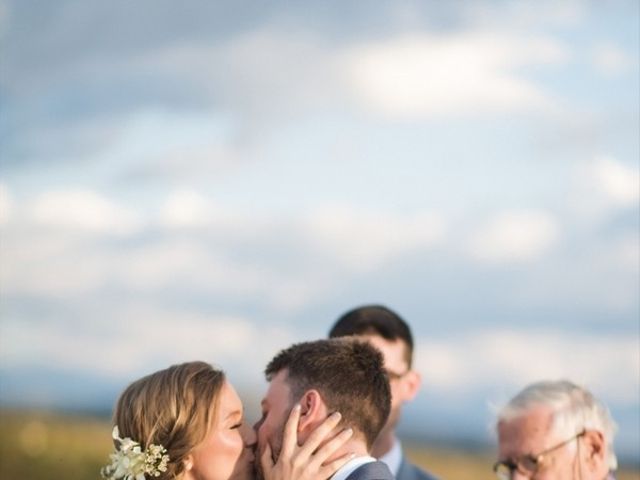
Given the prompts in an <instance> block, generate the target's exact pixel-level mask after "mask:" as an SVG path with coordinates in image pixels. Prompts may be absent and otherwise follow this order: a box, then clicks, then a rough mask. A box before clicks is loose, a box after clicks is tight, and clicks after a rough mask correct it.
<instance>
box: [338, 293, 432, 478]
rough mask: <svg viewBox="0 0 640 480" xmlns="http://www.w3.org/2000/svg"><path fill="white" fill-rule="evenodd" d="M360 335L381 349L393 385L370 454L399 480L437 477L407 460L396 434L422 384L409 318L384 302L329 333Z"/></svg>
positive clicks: (347, 315)
mask: <svg viewBox="0 0 640 480" xmlns="http://www.w3.org/2000/svg"><path fill="white" fill-rule="evenodd" d="M353 335H355V336H358V337H360V338H362V339H363V340H366V341H367V342H369V343H370V344H371V345H373V346H374V347H376V348H377V349H378V350H380V351H381V352H382V356H383V357H384V368H385V370H386V372H387V376H388V377H389V384H390V386H391V413H390V414H389V418H388V420H387V423H386V425H385V426H384V428H383V429H382V432H380V434H379V435H378V437H377V439H376V441H375V443H374V444H373V447H372V449H371V455H372V456H374V457H375V458H378V459H379V460H381V461H382V462H384V463H386V464H387V466H388V467H389V469H390V470H391V472H392V473H393V474H394V476H395V478H396V480H436V478H435V477H434V476H432V475H431V474H429V473H426V472H424V471H422V470H420V469H419V468H418V467H416V466H415V465H412V464H411V463H409V462H408V461H407V459H406V458H405V457H404V455H403V452H402V446H401V445H400V442H399V441H398V438H397V437H396V433H395V430H396V426H397V425H398V421H399V420H400V413H401V410H402V405H403V404H404V403H405V402H410V401H411V400H413V399H414V397H415V396H416V394H417V393H418V389H419V388H420V375H419V374H418V372H416V371H415V370H413V369H412V368H411V366H412V361H413V336H412V335H411V330H410V329H409V326H408V325H407V324H406V322H405V321H404V320H403V319H402V318H400V316H399V315H398V314H397V313H395V312H393V311H392V310H390V309H388V308H386V307H384V306H381V305H366V306H362V307H359V308H355V309H353V310H351V311H349V312H347V313H345V314H344V315H342V316H341V317H340V318H339V319H338V321H337V322H336V323H335V325H334V326H333V328H331V331H330V332H329V337H332V338H333V337H345V336H353Z"/></svg>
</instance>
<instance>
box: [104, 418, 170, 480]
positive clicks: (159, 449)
mask: <svg viewBox="0 0 640 480" xmlns="http://www.w3.org/2000/svg"><path fill="white" fill-rule="evenodd" d="M111 436H112V437H113V439H114V440H116V441H117V442H118V443H120V446H119V447H116V452H115V453H112V454H111V455H109V457H110V458H111V465H107V466H106V467H104V468H103V469H102V470H100V474H101V475H102V478H105V479H107V480H118V479H120V478H122V479H123V480H146V477H145V475H150V476H152V477H159V476H160V475H161V474H162V473H163V472H166V471H167V463H169V455H167V450H166V448H164V447H163V446H162V445H154V444H151V445H149V447H148V448H147V449H146V450H142V448H140V444H139V443H138V442H135V441H133V440H131V439H130V438H129V437H126V438H120V432H119V431H118V426H115V427H113V432H112V434H111Z"/></svg>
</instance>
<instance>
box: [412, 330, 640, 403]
mask: <svg viewBox="0 0 640 480" xmlns="http://www.w3.org/2000/svg"><path fill="white" fill-rule="evenodd" d="M416 343H417V347H416V357H417V358H416V368H417V369H418V370H419V371H421V372H422V374H423V375H424V382H425V389H431V390H439V391H440V392H449V393H450V394H451V395H463V394H465V393H468V392H473V391H474V390H476V389H478V388H479V387H486V386H493V387H500V388H504V387H506V388H509V389H512V390H513V393H514V394H515V393H516V389H519V388H522V386H523V385H525V384H527V383H530V382H534V381H538V380H543V379H559V378H568V379H570V380H572V381H574V382H577V383H579V384H583V385H586V386H588V387H589V388H592V389H594V390H596V391H599V392H606V394H607V396H608V397H609V398H613V399H615V400H616V402H617V403H618V404H628V405H634V404H637V402H638V401H639V400H640V346H639V345H638V342H637V338H635V336H633V335H625V334H601V333H598V334H587V333H584V332H582V333H578V332H567V331H561V330H557V331H556V330H533V331H526V330H511V331H510V330H488V331H482V332H479V333H473V332H467V334H465V335H461V336H456V337H455V340H443V341H436V340H433V339H430V340H425V339H418V340H417V342H416Z"/></svg>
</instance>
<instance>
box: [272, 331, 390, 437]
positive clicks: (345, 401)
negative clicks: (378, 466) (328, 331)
mask: <svg viewBox="0 0 640 480" xmlns="http://www.w3.org/2000/svg"><path fill="white" fill-rule="evenodd" d="M285 370H286V372H287V383H288V385H289V387H290V388H291V396H292V398H291V401H292V402H294V401H297V400H298V399H299V398H300V397H301V396H302V395H303V394H304V393H305V392H306V391H308V390H311V389H315V390H317V391H318V392H319V393H320V395H321V396H322V398H323V400H324V402H325V403H326V405H327V408H328V409H329V410H330V411H332V412H333V411H338V412H340V413H341V414H342V418H343V422H344V423H345V424H346V425H349V426H351V427H352V428H353V429H354V430H355V431H359V432H361V433H362V434H364V437H365V440H366V443H367V448H371V445H373V442H374V440H375V439H376V437H377V436H378V434H379V433H380V431H381V430H382V427H383V426H384V424H385V423H386V421H387V417H388V416H389V411H390V409H391V391H390V388H389V381H388V379H387V375H386V373H385V371H384V369H383V358H382V354H381V353H380V352H379V351H378V350H377V349H375V348H373V347H372V346H370V345H369V344H367V343H365V342H361V341H356V340H354V339H329V340H317V341H315V342H304V343H298V344H295V345H292V346H291V347H289V348H287V349H285V350H282V351H281V352H280V353H278V354H277V355H276V356H275V357H274V358H273V359H272V360H271V362H269V364H268V365H267V368H266V370H265V375H266V377H267V380H269V381H271V379H272V378H273V377H274V376H275V375H277V374H278V373H279V372H281V371H285Z"/></svg>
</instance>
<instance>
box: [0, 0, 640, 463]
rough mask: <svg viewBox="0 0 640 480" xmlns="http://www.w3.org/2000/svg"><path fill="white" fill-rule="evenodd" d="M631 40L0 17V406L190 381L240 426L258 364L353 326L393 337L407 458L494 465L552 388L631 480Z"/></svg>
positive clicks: (187, 11)
mask: <svg viewBox="0 0 640 480" xmlns="http://www.w3.org/2000/svg"><path fill="white" fill-rule="evenodd" d="M638 16H639V12H638V5H637V3H636V2H617V1H610V2H574V1H568V2H550V1H549V2H545V1H541V2H506V1H505V2H501V1H493V2H483V1H478V2H446V3H445V2H411V1H409V2H380V1H374V2H366V5H365V4H364V3H363V2H344V1H341V2H298V3H296V4H295V5H292V4H291V3H290V2H269V3H265V4H260V5H256V4H255V3H253V2H252V3H249V2H244V3H243V2H181V3H180V4H177V3H175V2H169V1H160V2H158V1H155V0H154V1H149V0H143V1H139V2H136V3H135V5H133V4H131V3H130V2H109V3H104V2H97V1H86V0H85V1H58V2H55V3H53V2H46V1H2V2H0V61H1V62H0V63H1V65H2V68H1V69H0V168H1V176H0V247H1V248H0V308H1V310H0V311H1V317H0V322H1V323H0V330H1V331H0V333H1V335H0V383H1V385H2V388H1V389H0V400H2V401H3V402H4V403H16V402H18V403H25V404H31V405H44V406H47V405H55V406H73V407H92V406H95V405H99V406H105V405H107V406H108V405H110V404H111V403H112V402H113V400H114V398H115V395H117V393H118V391H119V390H120V389H122V388H123V387H124V385H126V384H127V382H129V381H130V380H132V379H133V378H135V377H136V376H138V375H141V374H144V373H148V372H150V371H153V370H155V369H159V368H163V367H165V366H167V365H168V364H170V363H172V362H178V361H185V360H190V359H203V360H207V361H210V362H213V363H217V364H219V365H221V366H223V367H224V368H225V369H226V370H227V372H228V373H229V376H230V377H231V378H232V380H234V381H236V383H237V384H238V385H240V387H241V389H242V390H243V392H244V397H245V401H246V403H247V405H248V406H249V408H255V406H256V405H257V400H258V399H257V398H254V397H257V396H258V395H259V394H260V390H261V388H262V387H263V381H262V379H261V374H260V372H261V370H262V368H263V366H264V364H265V363H266V362H267V361H268V360H269V358H270V357H271V356H272V355H273V354H275V353H276V352H277V351H278V349H280V348H283V347H285V346H287V345H288V344H289V343H291V342H294V341H299V340H305V339H310V338H316V337H321V336H324V335H326V332H327V331H328V329H329V327H330V325H331V323H332V322H333V321H334V320H335V318H337V316H338V315H339V314H341V313H342V312H343V311H345V310H347V309H349V308H351V307H353V306H355V305H358V304H363V303H370V302H375V303H385V304H387V305H388V306H390V307H392V308H394V309H396V310H397V311H398V312H400V313H401V314H402V315H403V316H404V317H405V318H406V319H407V320H408V321H409V322H410V323H411V324H412V326H413V328H414V330H415V335H416V338H417V344H418V351H417V352H418V353H417V354H418V358H417V366H418V368H419V369H420V371H421V372H422V374H423V376H424V389H423V392H422V393H421V395H420V397H419V398H418V400H417V401H416V402H415V403H414V404H413V405H411V408H410V409H409V411H408V413H407V418H405V423H404V425H403V429H404V431H405V432H406V433H407V434H415V435H419V434H422V435H428V436H431V437H435V438H439V437H442V438H443V437H447V438H453V437H458V438H474V439H479V440H481V441H490V440H491V439H490V435H489V434H488V433H487V429H486V425H487V424H489V423H490V421H491V408H490V405H495V404H500V402H503V401H504V400H505V399H507V398H508V397H509V396H510V395H512V394H514V393H515V392H516V391H517V389H519V388H521V387H522V386H523V385H524V384H526V383H527V382H529V381H533V380H537V379H541V378H559V377H569V378H572V379H574V380H575V381H577V382H580V383H584V384H586V385H587V386H589V387H590V388H592V389H593V390H594V391H595V392H596V394H598V395H599V396H601V397H603V399H605V400H606V401H607V403H608V404H609V405H610V406H611V408H612V411H613V413H614V416H615V417H616V418H618V419H619V422H620V423H621V425H622V428H621V430H620V440H619V445H620V449H621V451H623V452H626V453H627V454H629V455H635V457H634V458H635V459H636V460H638V457H637V452H638V451H639V445H640V439H639V437H638V435H639V434H638V429H635V428H628V426H629V425H636V426H637V425H638V424H639V423H640V417H639V413H638V411H639V407H640V397H639V395H640V393H639V392H640V346H639V325H638V323H639V320H638V319H639V298H638V291H639V288H640V285H639V273H640V271H639V270H640V267H639V252H638V240H639V239H638V233H639V231H638V229H639V220H638V218H639V206H638V205H639V198H640V193H639V182H640V181H639V165H638V158H639V137H638V130H639V127H640V122H639V118H638V115H639V113H638V112H639V98H638V83H639V77H638V53H639V52H638V43H639V38H638ZM412 420H413V421H412Z"/></svg>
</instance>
